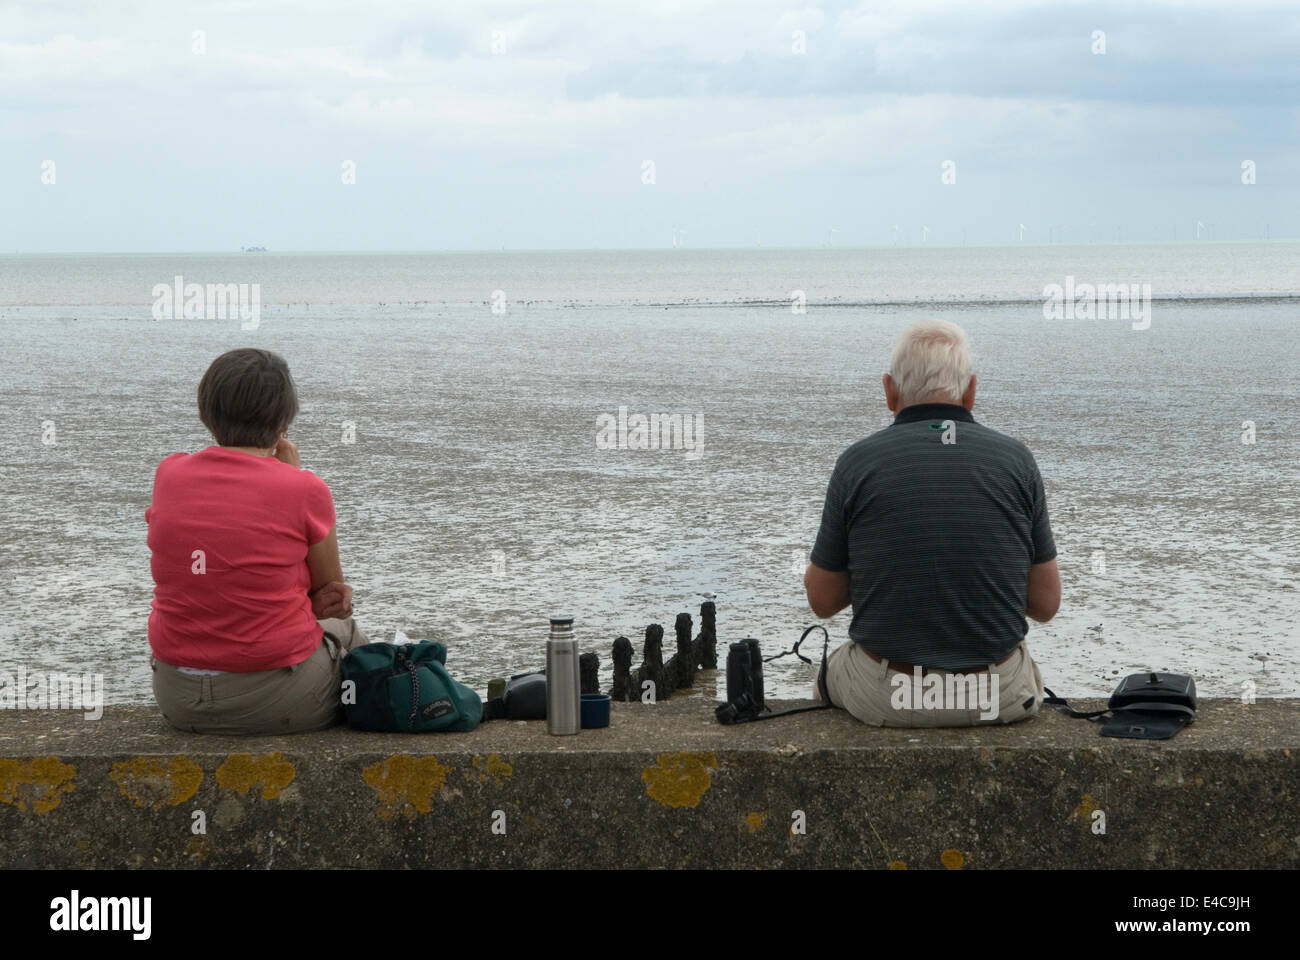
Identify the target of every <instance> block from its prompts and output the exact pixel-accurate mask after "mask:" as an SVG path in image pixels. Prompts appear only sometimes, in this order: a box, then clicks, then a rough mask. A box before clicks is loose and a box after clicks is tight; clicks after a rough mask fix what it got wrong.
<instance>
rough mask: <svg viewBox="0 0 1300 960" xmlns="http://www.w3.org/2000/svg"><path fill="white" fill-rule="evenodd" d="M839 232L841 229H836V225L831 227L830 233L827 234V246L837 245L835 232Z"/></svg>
mask: <svg viewBox="0 0 1300 960" xmlns="http://www.w3.org/2000/svg"><path fill="white" fill-rule="evenodd" d="M837 233H839V231H838V230H836V229H835V228H834V227H831V230H830V233H828V234H827V235H826V246H828V247H833V246H835V234H837Z"/></svg>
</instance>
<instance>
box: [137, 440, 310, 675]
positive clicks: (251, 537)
mask: <svg viewBox="0 0 1300 960" xmlns="http://www.w3.org/2000/svg"><path fill="white" fill-rule="evenodd" d="M144 519H145V522H146V523H148V524H149V549H150V550H151V551H152V553H153V556H152V558H151V560H150V568H151V569H152V571H153V579H154V591H153V604H152V612H151V613H150V614H149V646H150V647H152V648H153V654H154V656H155V657H157V658H158V659H159V660H161V661H162V662H163V663H169V664H171V665H172V666H174V667H198V668H201V669H207V670H227V671H231V672H234V673H251V672H253V671H255V670H273V669H275V668H277V667H288V666H292V665H293V664H295V663H302V661H304V660H306V659H307V658H308V657H309V656H311V654H312V652H313V651H314V650H315V649H316V647H317V646H318V645H319V644H320V640H321V628H320V624H318V623H317V622H316V617H315V616H313V615H312V612H311V598H310V597H308V596H307V591H308V589H310V587H311V578H310V574H309V572H308V569H307V548H308V547H309V546H312V545H314V544H317V543H319V542H320V541H322V540H324V539H325V537H326V536H328V535H329V532H330V530H331V529H332V528H333V527H334V498H333V497H332V496H331V495H330V489H329V487H327V486H326V485H325V481H324V480H322V479H320V477H318V476H316V475H315V474H314V473H311V472H309V471H307V470H299V469H298V468H297V467H292V466H290V465H289V464H287V463H282V462H281V461H279V460H277V459H275V458H274V457H259V456H255V455H254V454H250V453H240V452H239V451H236V450H227V449H224V448H222V447H208V448H206V449H204V450H200V451H199V452H198V453H195V454H188V453H173V454H172V455H171V456H170V457H167V458H166V459H165V460H163V462H162V463H160V464H158V472H157V473H156V474H155V476H154V482H153V503H152V504H150V506H149V509H147V510H146V511H145V512H144Z"/></svg>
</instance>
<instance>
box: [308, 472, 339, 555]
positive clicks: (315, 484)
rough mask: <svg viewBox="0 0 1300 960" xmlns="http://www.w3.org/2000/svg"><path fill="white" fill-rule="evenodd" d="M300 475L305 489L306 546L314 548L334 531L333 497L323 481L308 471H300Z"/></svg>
mask: <svg viewBox="0 0 1300 960" xmlns="http://www.w3.org/2000/svg"><path fill="white" fill-rule="evenodd" d="M302 475H303V477H304V478H306V487H307V489H306V492H305V494H304V496H303V506H304V513H305V519H304V527H305V529H306V535H307V546H309V547H314V546H315V545H316V544H318V543H320V542H321V541H322V540H324V539H325V538H326V537H327V536H329V532H330V531H331V530H333V529H334V522H335V517H334V495H333V494H331V493H330V488H329V487H328V486H327V485H326V484H325V481H324V480H322V479H321V478H320V477H318V476H316V474H314V473H312V472H311V471H310V470H304V471H302Z"/></svg>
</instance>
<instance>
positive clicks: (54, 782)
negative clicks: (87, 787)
mask: <svg viewBox="0 0 1300 960" xmlns="http://www.w3.org/2000/svg"><path fill="white" fill-rule="evenodd" d="M76 777H77V768H76V767H74V766H73V765H72V764H70V763H64V762H63V761H62V760H60V759H59V758H58V757H32V759H30V760H17V759H14V758H11V757H0V803H7V804H9V805H10V806H14V807H17V808H18V809H19V810H31V811H33V812H34V813H49V812H50V811H51V810H53V809H54V808H55V807H57V806H58V805H59V804H60V803H61V802H62V800H63V795H64V794H65V793H71V792H72V789H73V785H74V784H73V781H74V780H75V779H76Z"/></svg>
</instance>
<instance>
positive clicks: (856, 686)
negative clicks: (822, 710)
mask: <svg viewBox="0 0 1300 960" xmlns="http://www.w3.org/2000/svg"><path fill="white" fill-rule="evenodd" d="M931 677H933V678H934V679H930V678H931ZM995 678H996V679H995ZM826 686H827V690H828V692H829V693H830V698H831V703H833V704H834V705H835V706H837V707H841V708H843V709H845V710H847V711H848V712H849V713H851V714H853V716H855V717H857V718H858V719H859V720H861V721H862V722H863V723H866V724H870V725H871V726H873V727H972V726H976V725H978V724H987V723H1015V722H1016V721H1017V720H1024V719H1026V718H1027V717H1032V716H1034V715H1035V714H1036V713H1038V708H1039V706H1040V705H1041V704H1042V702H1043V696H1044V693H1043V677H1042V674H1041V673H1039V670H1038V664H1036V663H1034V660H1033V657H1031V656H1030V655H1029V647H1028V645H1027V644H1026V643H1025V642H1024V641H1021V644H1020V646H1019V648H1017V650H1016V652H1015V653H1014V654H1012V656H1011V658H1010V659H1008V660H1007V661H1006V662H1004V663H1002V664H1000V665H997V666H991V667H989V668H988V670H987V671H980V672H977V673H962V672H961V671H956V670H927V671H925V673H924V674H923V675H922V676H920V677H917V676H916V675H915V673H914V671H912V670H904V669H902V668H899V667H893V666H890V663H889V661H888V660H886V661H884V662H883V663H879V662H877V661H875V660H873V659H872V658H871V657H870V656H868V654H867V652H866V651H865V650H863V649H862V645H861V644H859V643H856V642H854V641H849V642H848V643H846V644H844V645H842V646H839V647H836V648H835V649H834V650H832V651H831V653H830V656H829V657H828V658H827V661H826ZM995 691H996V696H994V693H995ZM813 696H814V697H815V698H818V699H820V698H821V692H820V691H819V690H818V689H817V685H816V684H815V683H814V684H813Z"/></svg>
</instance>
